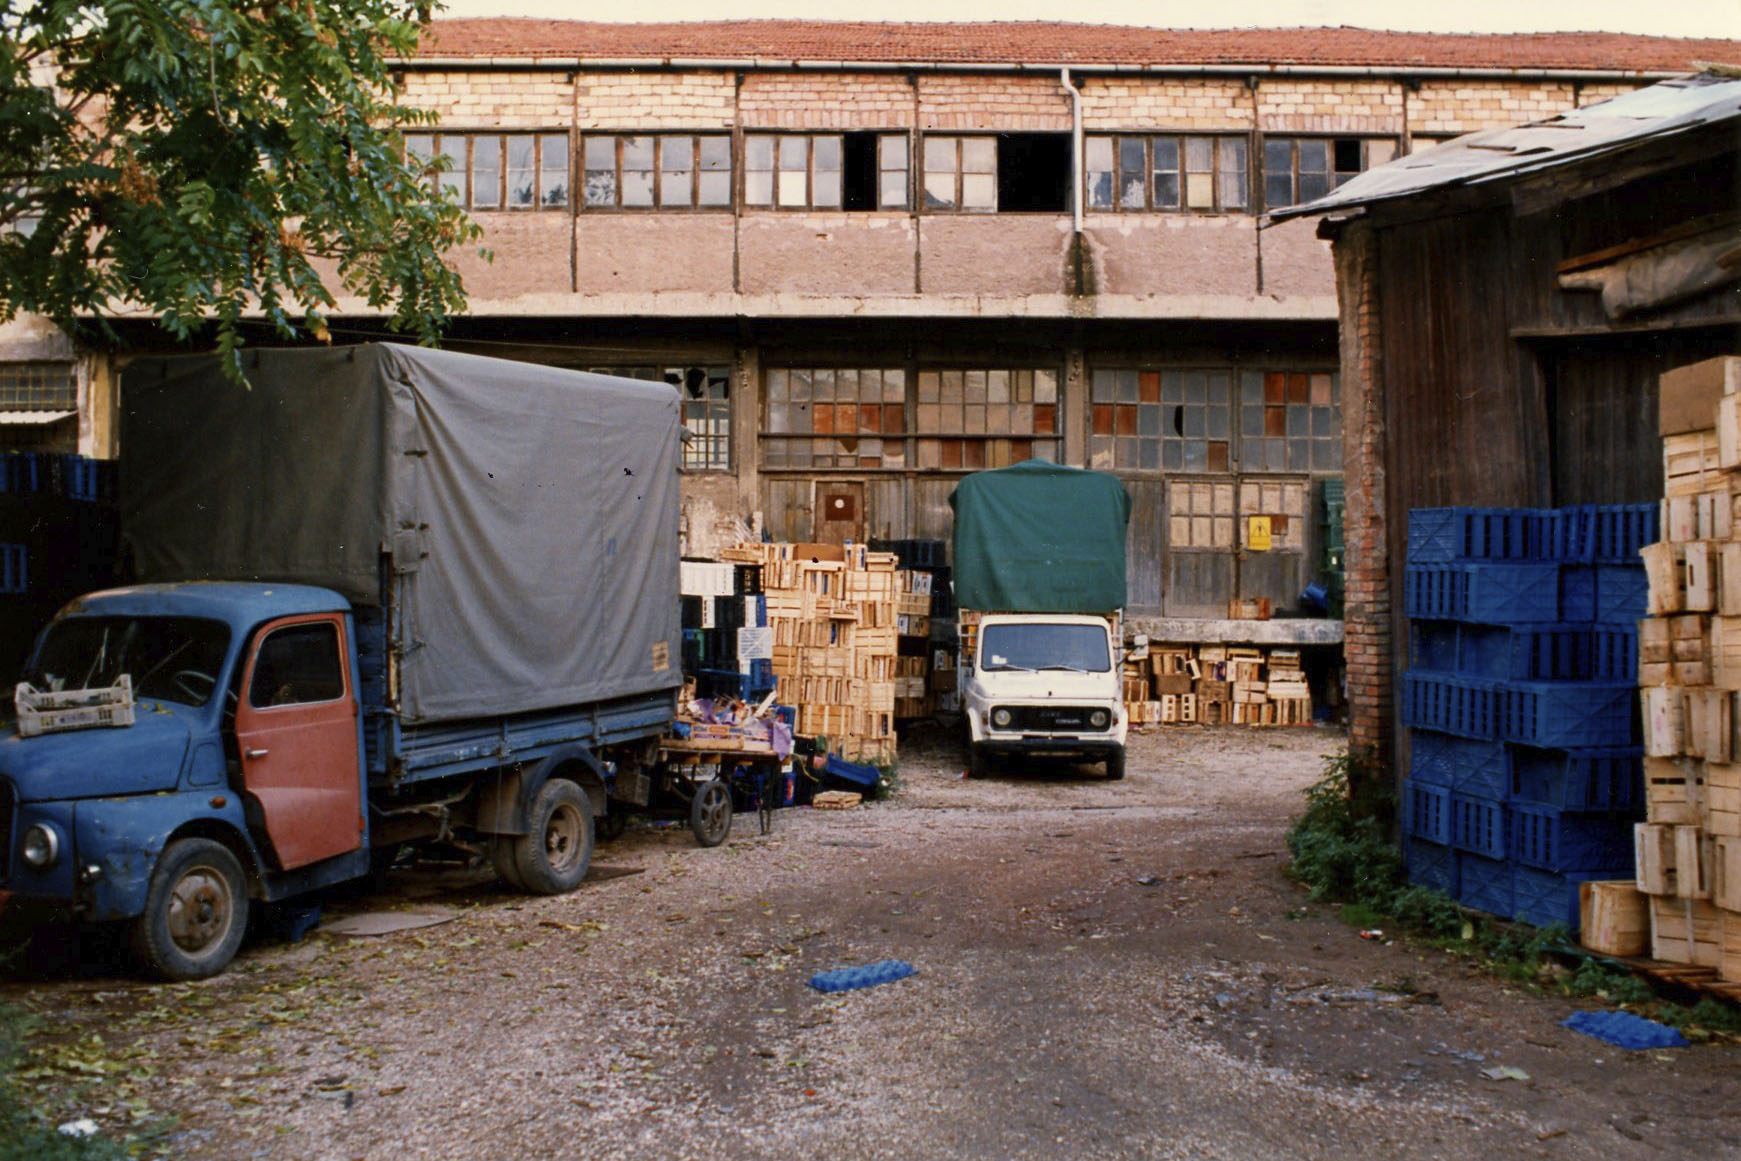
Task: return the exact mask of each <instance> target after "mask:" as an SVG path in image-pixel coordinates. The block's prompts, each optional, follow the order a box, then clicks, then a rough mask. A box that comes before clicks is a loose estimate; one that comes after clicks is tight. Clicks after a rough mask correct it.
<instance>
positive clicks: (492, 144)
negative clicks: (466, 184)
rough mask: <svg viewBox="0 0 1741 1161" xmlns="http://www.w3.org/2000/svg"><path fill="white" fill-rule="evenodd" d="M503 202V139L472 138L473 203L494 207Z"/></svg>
mask: <svg viewBox="0 0 1741 1161" xmlns="http://www.w3.org/2000/svg"><path fill="white" fill-rule="evenodd" d="M501 204H502V139H501V138H500V137H474V138H472V205H474V206H478V207H481V208H492V207H495V206H499V205H501Z"/></svg>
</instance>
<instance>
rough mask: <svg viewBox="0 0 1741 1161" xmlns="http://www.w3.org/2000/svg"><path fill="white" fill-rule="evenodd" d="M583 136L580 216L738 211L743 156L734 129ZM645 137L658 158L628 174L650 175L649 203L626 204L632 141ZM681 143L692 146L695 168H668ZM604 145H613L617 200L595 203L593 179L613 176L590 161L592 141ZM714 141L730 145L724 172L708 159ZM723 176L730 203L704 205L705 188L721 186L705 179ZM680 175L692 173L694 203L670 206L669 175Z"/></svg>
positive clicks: (613, 190) (691, 198)
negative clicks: (670, 148)
mask: <svg viewBox="0 0 1741 1161" xmlns="http://www.w3.org/2000/svg"><path fill="white" fill-rule="evenodd" d="M579 137H580V143H579V147H578V148H577V149H576V150H575V151H574V156H575V164H576V167H577V170H578V173H579V175H580V180H579V182H578V183H577V184H578V187H579V190H580V196H579V197H577V198H574V199H573V202H574V209H575V212H576V213H591V214H599V213H632V214H645V213H720V212H725V213H731V212H733V211H735V210H736V209H737V208H738V205H737V180H738V179H737V169H738V163H739V157H738V149H737V146H736V143H735V142H734V141H733V139H732V133H731V132H730V131H729V130H707V131H691V130H678V131H671V130H658V129H649V130H642V131H638V132H627V131H618V130H597V131H593V130H586V131H583V132H581V133H580V135H579ZM642 139H645V140H646V141H648V142H650V143H651V145H652V158H651V160H650V161H649V163H648V165H647V168H646V169H645V170H642V169H641V168H640V167H639V166H636V167H633V168H631V169H629V170H627V172H631V173H641V172H645V173H646V174H648V175H649V180H650V182H651V185H650V187H649V191H650V192H649V200H648V201H647V202H645V203H640V202H635V203H626V202H625V201H624V200H623V191H624V188H625V183H624V181H623V174H624V172H625V169H624V164H623V153H624V150H625V145H626V143H627V142H630V141H637V140H642ZM678 139H686V140H687V141H688V144H689V168H687V169H673V168H670V167H668V166H667V165H666V149H667V143H668V142H670V141H675V140H678ZM604 141H608V142H610V145H611V150H610V151H611V162H612V168H611V169H610V170H609V171H608V172H609V173H610V174H611V201H610V202H608V203H606V202H595V201H593V199H592V194H591V190H590V183H589V177H590V175H592V174H595V173H605V172H607V171H606V170H604V169H597V168H594V167H593V166H592V164H591V161H590V158H589V157H588V151H589V147H590V146H591V145H592V143H593V142H604ZM714 141H718V142H724V143H725V151H726V152H725V165H724V168H723V169H721V168H720V167H718V166H717V165H712V164H711V163H710V162H709V161H708V159H707V158H706V157H705V156H704V143H705V142H714ZM722 172H723V173H724V174H725V179H726V180H725V183H724V184H725V195H724V200H722V201H703V200H702V197H703V193H702V189H703V185H704V184H715V183H704V181H703V177H704V176H705V175H707V174H718V173H722ZM677 173H686V174H688V175H689V176H688V186H689V200H688V201H686V202H666V201H665V200H664V188H665V183H666V180H667V175H668V174H677Z"/></svg>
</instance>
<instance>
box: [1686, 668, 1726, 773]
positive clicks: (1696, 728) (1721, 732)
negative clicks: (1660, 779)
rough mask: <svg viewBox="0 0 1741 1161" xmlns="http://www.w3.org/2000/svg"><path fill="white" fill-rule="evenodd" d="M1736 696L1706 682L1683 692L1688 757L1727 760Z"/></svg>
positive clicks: (1715, 760) (1711, 760) (1716, 760)
mask: <svg viewBox="0 0 1741 1161" xmlns="http://www.w3.org/2000/svg"><path fill="white" fill-rule="evenodd" d="M1734 708H1735V695H1734V693H1732V692H1731V691H1729V690H1727V689H1716V688H1713V687H1711V686H1708V685H1701V686H1696V687H1694V688H1691V689H1688V690H1687V691H1686V719H1685V720H1686V748H1687V754H1688V756H1689V757H1693V758H1703V759H1705V760H1707V761H1710V762H1727V761H1729V759H1730V757H1731V754H1732V751H1731V745H1732V740H1733V737H1734V731H1735V717H1734Z"/></svg>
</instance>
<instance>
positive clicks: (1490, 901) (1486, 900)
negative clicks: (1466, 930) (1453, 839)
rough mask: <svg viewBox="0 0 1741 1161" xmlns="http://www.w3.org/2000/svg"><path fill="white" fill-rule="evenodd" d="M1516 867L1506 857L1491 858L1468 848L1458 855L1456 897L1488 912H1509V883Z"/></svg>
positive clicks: (1510, 892)
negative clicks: (1472, 852) (1474, 852)
mask: <svg viewBox="0 0 1741 1161" xmlns="http://www.w3.org/2000/svg"><path fill="white" fill-rule="evenodd" d="M1516 870H1517V868H1516V867H1514V866H1513V865H1512V864H1511V863H1510V862H1509V861H1507V860H1505V859H1490V858H1487V857H1485V856H1483V855H1476V854H1470V853H1469V852H1467V851H1462V852H1459V853H1458V855H1457V899H1458V901H1459V902H1461V903H1463V904H1464V905H1465V906H1469V907H1473V908H1475V909H1476V910H1477V911H1485V912H1487V913H1489V914H1490V915H1498V916H1501V917H1505V918H1509V917H1510V916H1511V904H1512V898H1513V895H1512V885H1513V881H1514V879H1515V873H1516Z"/></svg>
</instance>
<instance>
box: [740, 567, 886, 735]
mask: <svg viewBox="0 0 1741 1161" xmlns="http://www.w3.org/2000/svg"><path fill="white" fill-rule="evenodd" d="M720 555H721V557H722V558H723V559H725V560H729V561H736V562H742V563H750V564H760V565H761V566H762V590H763V597H764V599H765V600H766V603H767V610H768V627H769V629H770V630H771V631H772V634H773V655H774V656H773V669H774V676H775V679H776V681H777V685H776V689H775V696H776V698H777V699H778V700H779V701H780V702H781V704H784V705H790V706H793V707H795V708H796V710H797V732H798V733H799V734H800V735H803V736H805V737H825V738H827V739H828V745H829V749H830V750H831V751H833V752H834V753H837V754H839V755H841V756H842V757H844V758H848V759H850V760H852V761H856V762H870V763H876V764H888V763H891V762H893V761H894V759H895V693H896V689H897V681H896V678H897V668H896V662H897V657H896V653H897V649H896V641H897V638H898V622H897V617H898V615H899V614H897V612H896V595H897V591H896V579H895V556H894V554H893V553H883V552H869V551H867V550H866V549H865V548H864V547H863V546H847V547H845V548H842V547H841V546H839V545H825V544H758V543H748V544H740V545H737V546H735V547H733V548H730V549H727V550H726V551H725V552H723V553H721V554H720Z"/></svg>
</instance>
